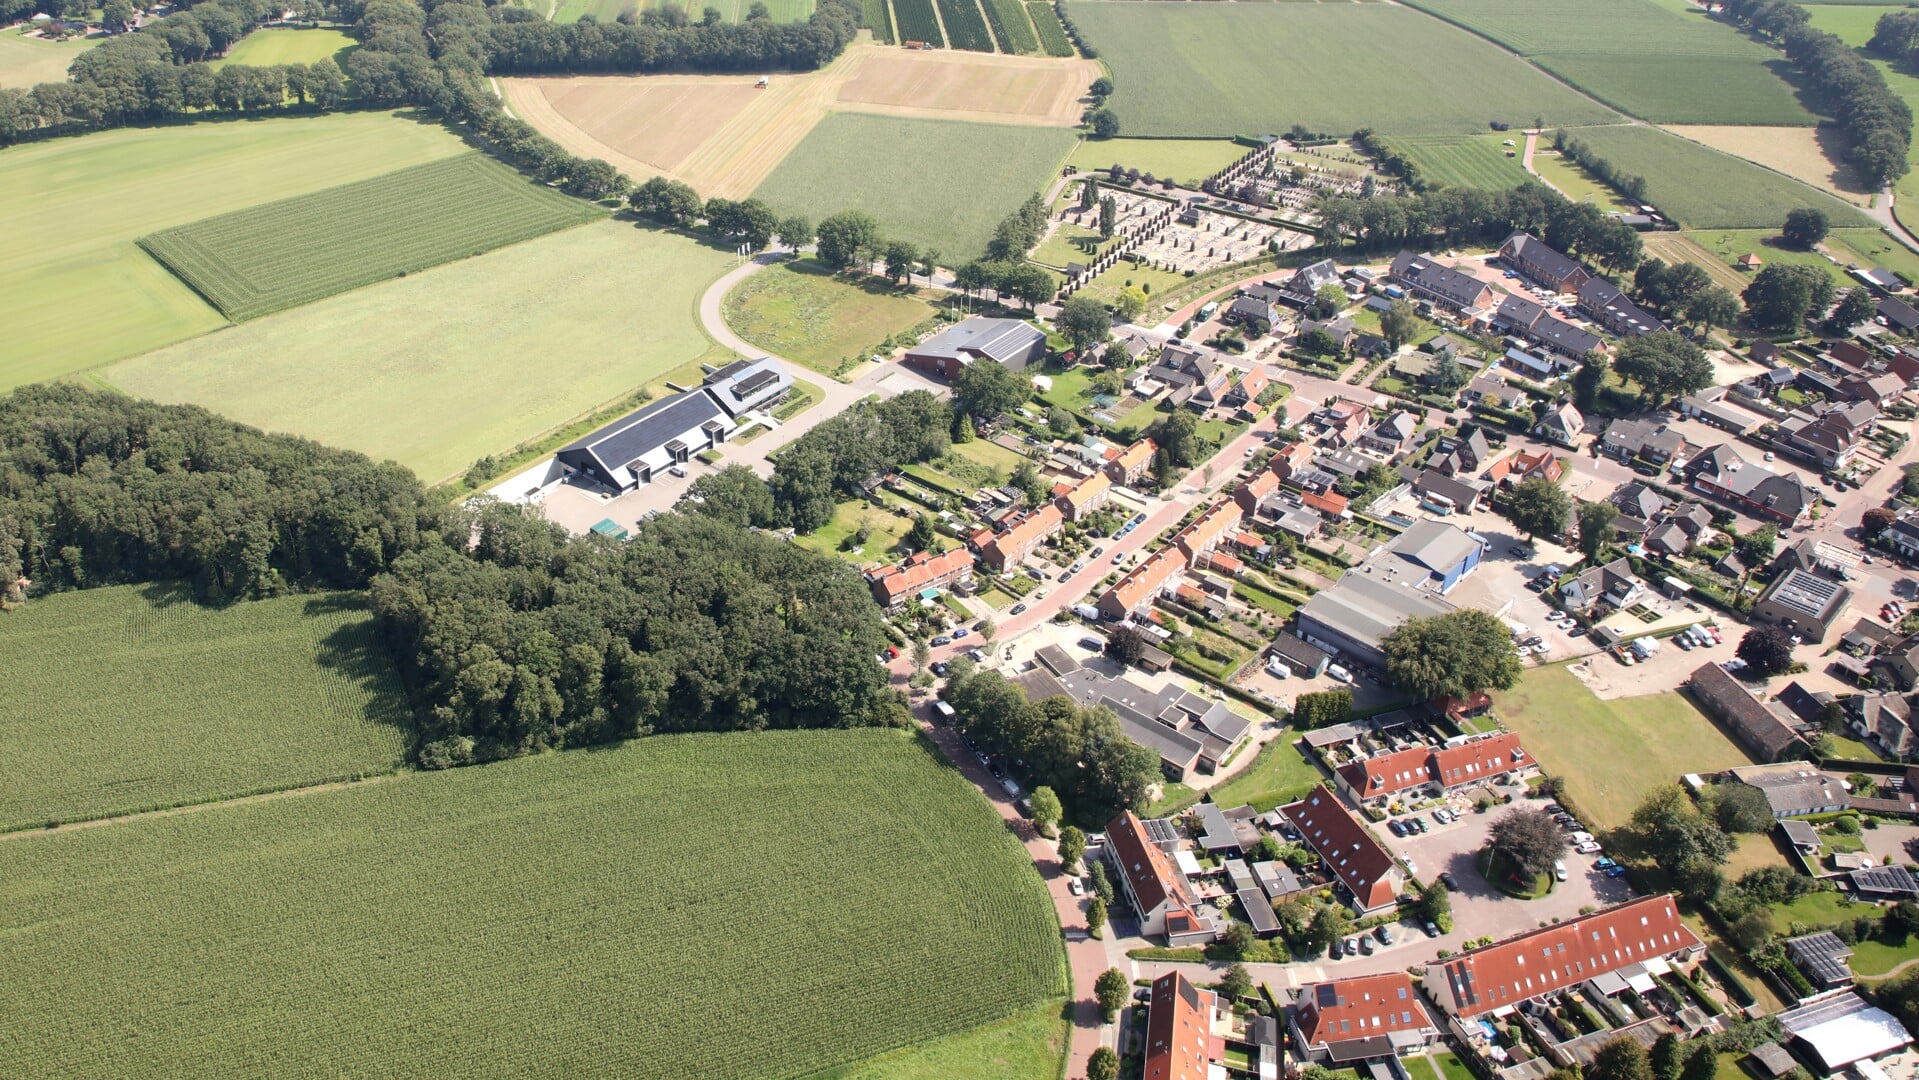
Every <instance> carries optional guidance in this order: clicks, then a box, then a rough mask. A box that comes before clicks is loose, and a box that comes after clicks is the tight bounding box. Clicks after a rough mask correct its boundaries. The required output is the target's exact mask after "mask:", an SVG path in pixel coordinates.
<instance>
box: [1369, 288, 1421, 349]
mask: <svg viewBox="0 0 1919 1080" xmlns="http://www.w3.org/2000/svg"><path fill="white" fill-rule="evenodd" d="M1419 327H1420V321H1419V312H1418V311H1417V310H1415V309H1414V308H1413V305H1412V303H1411V302H1410V301H1407V300H1395V301H1393V303H1392V306H1391V307H1389V308H1387V309H1386V310H1385V311H1382V312H1380V313H1379V333H1380V336H1381V337H1384V338H1385V339H1386V343H1387V344H1388V345H1391V346H1392V347H1393V348H1395V349H1397V348H1399V347H1400V346H1401V345H1404V344H1406V343H1407V342H1408V341H1411V340H1412V339H1413V338H1414V337H1416V336H1418V334H1419Z"/></svg>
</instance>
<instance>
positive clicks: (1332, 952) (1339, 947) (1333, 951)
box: [1326, 941, 1346, 960]
mask: <svg viewBox="0 0 1919 1080" xmlns="http://www.w3.org/2000/svg"><path fill="white" fill-rule="evenodd" d="M1326 955H1327V956H1328V957H1329V958H1331V959H1333V960H1338V959H1339V958H1341V957H1343V956H1345V955H1346V943H1345V942H1343V941H1335V942H1333V944H1332V946H1331V947H1330V948H1328V949H1327V950H1326Z"/></svg>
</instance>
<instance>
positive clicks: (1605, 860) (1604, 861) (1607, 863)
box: [1593, 855, 1619, 870]
mask: <svg viewBox="0 0 1919 1080" xmlns="http://www.w3.org/2000/svg"><path fill="white" fill-rule="evenodd" d="M1618 865H1619V864H1618V863H1616V862H1614V861H1613V860H1612V857H1611V856H1608V855H1601V856H1600V857H1599V858H1597V859H1594V860H1593V866H1595V867H1597V868H1599V869H1601V870H1611V869H1612V868H1613V867H1615V866H1618Z"/></svg>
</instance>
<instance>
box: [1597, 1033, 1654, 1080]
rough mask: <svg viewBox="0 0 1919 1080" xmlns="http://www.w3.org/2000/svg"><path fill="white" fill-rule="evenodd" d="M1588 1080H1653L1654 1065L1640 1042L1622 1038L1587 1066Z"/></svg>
mask: <svg viewBox="0 0 1919 1080" xmlns="http://www.w3.org/2000/svg"><path fill="white" fill-rule="evenodd" d="M1586 1080H1653V1075H1652V1063H1651V1062H1650V1061H1648V1060H1647V1058H1646V1048H1645V1047H1644V1046H1641V1045H1640V1044H1639V1041H1638V1040H1636V1039H1632V1038H1628V1037H1625V1036H1621V1037H1620V1038H1617V1039H1612V1040H1610V1041H1608V1042H1607V1043H1606V1044H1605V1045H1604V1046H1601V1047H1600V1048H1599V1051H1598V1052H1597V1053H1595V1054H1594V1055H1593V1059H1592V1062H1591V1063H1590V1064H1588V1065H1587V1066H1586Z"/></svg>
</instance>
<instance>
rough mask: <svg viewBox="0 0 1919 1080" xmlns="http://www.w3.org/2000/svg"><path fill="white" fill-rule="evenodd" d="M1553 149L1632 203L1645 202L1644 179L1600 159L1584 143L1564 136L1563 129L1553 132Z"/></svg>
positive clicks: (1569, 136) (1570, 136)
mask: <svg viewBox="0 0 1919 1080" xmlns="http://www.w3.org/2000/svg"><path fill="white" fill-rule="evenodd" d="M1553 147H1554V149H1556V150H1558V151H1559V152H1560V153H1561V154H1564V155H1565V156H1567V157H1569V158H1571V159H1573V160H1574V161H1576V162H1578V163H1579V166H1580V168H1583V169H1585V170H1586V171H1587V172H1589V173H1591V174H1592V175H1593V176H1594V177H1595V178H1597V179H1598V180H1599V181H1600V182H1601V183H1603V184H1606V185H1608V186H1610V187H1611V188H1612V189H1613V190H1615V191H1617V192H1619V193H1620V194H1621V195H1624V196H1625V197H1626V198H1628V199H1631V200H1632V201H1633V202H1636V203H1639V202H1645V201H1646V178H1645V177H1643V176H1635V175H1633V174H1632V173H1629V172H1624V171H1622V170H1621V169H1620V168H1619V167H1618V166H1616V165H1614V164H1613V163H1612V162H1610V161H1608V160H1606V159H1605V158H1603V157H1600V156H1599V154H1598V153H1597V152H1595V151H1594V150H1593V148H1592V147H1591V146H1588V145H1587V144H1586V143H1585V142H1584V141H1582V140H1580V139H1578V138H1576V137H1574V136H1572V135H1568V134H1566V132H1565V130H1564V129H1561V130H1559V131H1555V132H1553Z"/></svg>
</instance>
